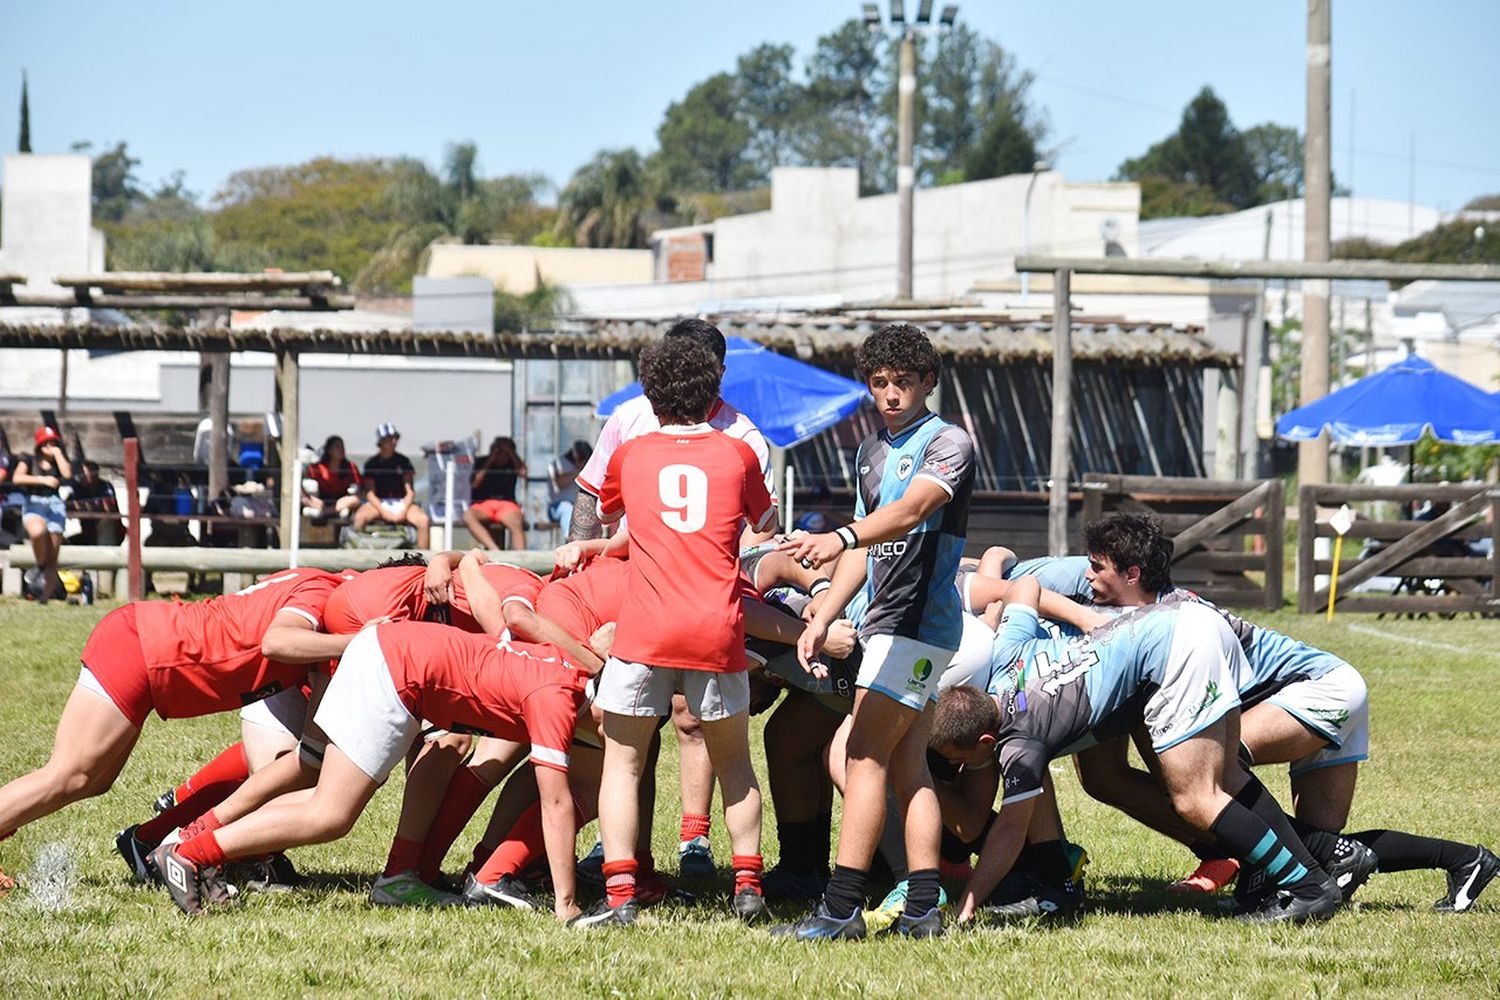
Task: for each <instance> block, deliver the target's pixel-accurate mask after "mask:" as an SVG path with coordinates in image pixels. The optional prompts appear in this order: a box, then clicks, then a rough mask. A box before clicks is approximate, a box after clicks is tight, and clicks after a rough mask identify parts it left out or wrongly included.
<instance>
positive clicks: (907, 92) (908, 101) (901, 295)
mask: <svg viewBox="0 0 1500 1000" xmlns="http://www.w3.org/2000/svg"><path fill="white" fill-rule="evenodd" d="M896 88H897V98H898V99H897V105H896V108H897V114H896V118H897V133H898V136H899V138H898V142H897V156H896V203H897V217H898V223H899V232H900V235H899V237H898V243H897V250H896V298H898V299H903V300H910V299H911V298H912V241H913V223H914V219H913V215H914V206H915V194H916V192H915V190H914V187H915V184H916V170H915V166H914V163H913V159H914V147H915V145H916V142H915V133H916V122H915V118H916V97H917V44H916V29H914V28H908V29H906V30H904V31H903V32H902V33H901V56H900V72H899V75H898V78H897V84H896Z"/></svg>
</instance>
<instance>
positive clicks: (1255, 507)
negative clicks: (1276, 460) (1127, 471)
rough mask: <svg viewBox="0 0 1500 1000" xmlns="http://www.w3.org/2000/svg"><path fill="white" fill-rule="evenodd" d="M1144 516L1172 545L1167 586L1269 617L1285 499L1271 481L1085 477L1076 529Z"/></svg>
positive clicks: (1277, 597)
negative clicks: (1116, 515)
mask: <svg viewBox="0 0 1500 1000" xmlns="http://www.w3.org/2000/svg"><path fill="white" fill-rule="evenodd" d="M1112 511H1130V512H1134V513H1141V514H1150V515H1152V516H1153V517H1155V518H1157V519H1158V520H1159V521H1161V523H1162V528H1163V530H1164V531H1166V533H1167V534H1168V535H1169V536H1170V537H1171V538H1172V541H1173V543H1174V545H1175V551H1174V554H1173V556H1172V582H1173V583H1175V584H1177V585H1178V586H1182V587H1187V588H1189V589H1191V590H1194V591H1197V592H1198V593H1200V594H1202V595H1203V596H1204V597H1206V598H1208V599H1209V600H1211V601H1213V602H1215V603H1217V604H1225V605H1230V606H1233V607H1240V608H1246V607H1259V608H1266V609H1269V610H1274V609H1276V608H1279V607H1281V601H1282V585H1283V581H1282V576H1283V573H1282V552H1283V546H1284V539H1285V523H1286V522H1285V518H1286V497H1285V489H1284V487H1283V486H1282V484H1281V481H1280V480H1279V479H1270V480H1265V481H1259V480H1225V479H1191V478H1183V477H1174V476H1115V475H1105V476H1096V475H1090V476H1089V477H1088V478H1087V479H1085V480H1084V483H1083V521H1084V523H1088V522H1090V521H1094V520H1097V519H1098V518H1099V517H1101V516H1102V515H1104V514H1106V513H1110V512H1112Z"/></svg>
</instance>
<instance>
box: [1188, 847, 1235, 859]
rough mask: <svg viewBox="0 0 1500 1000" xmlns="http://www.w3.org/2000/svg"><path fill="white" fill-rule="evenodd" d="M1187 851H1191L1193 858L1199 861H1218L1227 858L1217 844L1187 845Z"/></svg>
mask: <svg viewBox="0 0 1500 1000" xmlns="http://www.w3.org/2000/svg"><path fill="white" fill-rule="evenodd" d="M1188 850H1190V851H1192V852H1193V855H1194V857H1196V858H1197V859H1198V860H1199V861H1220V860H1223V859H1224V858H1225V857H1227V855H1226V854H1225V853H1224V848H1222V847H1220V846H1219V845H1218V844H1209V843H1201V844H1189V845H1188Z"/></svg>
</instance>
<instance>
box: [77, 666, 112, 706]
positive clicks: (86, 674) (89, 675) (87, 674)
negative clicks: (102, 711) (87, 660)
mask: <svg viewBox="0 0 1500 1000" xmlns="http://www.w3.org/2000/svg"><path fill="white" fill-rule="evenodd" d="M78 686H79V687H81V688H83V689H85V690H87V691H92V692H94V693H95V694H97V695H98V696H99V697H101V698H107V699H109V703H110V704H111V705H113V704H114V703H115V696H114V695H112V694H110V693H109V692H108V691H106V690H104V685H103V684H100V683H99V678H97V677H95V676H94V672H93V671H92V670H90V669H89V668H88V667H84V668H83V669H82V670H80V671H78Z"/></svg>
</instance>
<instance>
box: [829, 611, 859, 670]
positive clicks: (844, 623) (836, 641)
mask: <svg viewBox="0 0 1500 1000" xmlns="http://www.w3.org/2000/svg"><path fill="white" fill-rule="evenodd" d="M858 641H859V633H858V632H856V631H855V630H854V623H853V622H851V621H850V620H849V619H847V618H840V619H839V620H838V621H836V622H834V623H833V624H832V625H830V626H828V634H827V637H826V638H825V639H824V640H823V652H825V653H827V654H828V655H829V656H831V657H833V658H834V659H835V660H842V659H843V658H844V657H846V656H848V655H849V654H850V653H852V652H854V647H855V644H856V643H858Z"/></svg>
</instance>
